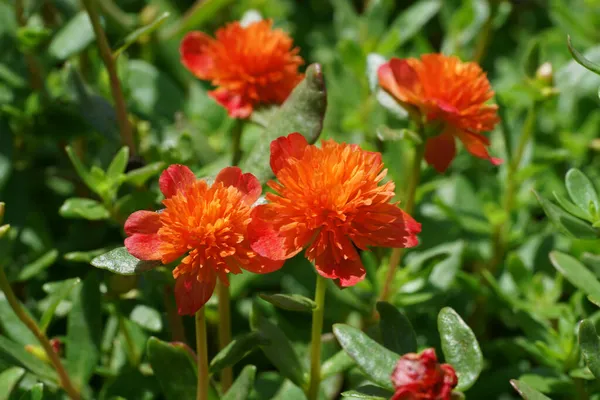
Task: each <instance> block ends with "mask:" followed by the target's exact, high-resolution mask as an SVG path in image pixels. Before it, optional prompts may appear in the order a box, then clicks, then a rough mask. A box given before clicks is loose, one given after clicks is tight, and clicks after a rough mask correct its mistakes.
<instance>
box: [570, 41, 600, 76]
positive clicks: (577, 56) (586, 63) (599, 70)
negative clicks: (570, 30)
mask: <svg viewBox="0 0 600 400" xmlns="http://www.w3.org/2000/svg"><path fill="white" fill-rule="evenodd" d="M567 47H568V48H569V52H570V53H571V55H572V56H573V59H574V60H575V61H577V63H578V64H579V65H581V66H582V67H584V68H585V69H588V70H590V71H592V72H593V73H595V74H598V75H600V65H598V64H595V63H593V62H591V61H590V60H588V59H587V58H585V56H584V55H583V54H581V53H580V52H579V51H577V49H575V47H573V44H572V43H571V36H567Z"/></svg>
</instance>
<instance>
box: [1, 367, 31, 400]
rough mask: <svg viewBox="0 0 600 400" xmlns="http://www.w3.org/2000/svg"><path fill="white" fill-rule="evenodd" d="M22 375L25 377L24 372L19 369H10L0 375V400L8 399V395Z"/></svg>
mask: <svg viewBox="0 0 600 400" xmlns="http://www.w3.org/2000/svg"><path fill="white" fill-rule="evenodd" d="M23 375H25V370H24V369H23V368H19V367H12V368H9V369H7V370H4V371H2V373H0V400H8V399H9V398H10V393H11V392H12V390H13V388H14V387H15V386H16V385H17V383H18V382H19V380H20V379H21V378H22V377H23Z"/></svg>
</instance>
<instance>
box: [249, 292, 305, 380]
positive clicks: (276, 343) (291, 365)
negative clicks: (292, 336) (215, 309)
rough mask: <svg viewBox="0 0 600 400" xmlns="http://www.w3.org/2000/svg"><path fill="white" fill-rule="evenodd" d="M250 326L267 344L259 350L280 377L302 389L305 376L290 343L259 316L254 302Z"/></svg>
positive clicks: (274, 327)
mask: <svg viewBox="0 0 600 400" xmlns="http://www.w3.org/2000/svg"><path fill="white" fill-rule="evenodd" d="M250 325H251V327H252V330H253V331H257V332H259V333H260V336H261V337H262V338H263V339H265V340H266V341H267V344H263V345H261V349H262V351H263V352H264V353H265V355H266V356H267V358H268V359H269V361H271V362H272V363H273V365H274V366H275V367H276V368H277V369H278V370H279V372H280V373H281V375H283V376H285V377H286V378H288V379H289V380H291V381H292V382H294V383H295V384H296V385H298V386H300V387H304V386H305V384H306V381H305V379H306V374H305V372H304V368H303V366H302V364H301V363H300V358H299V357H298V354H296V351H295V350H294V348H293V347H292V343H291V342H290V340H289V339H288V337H287V336H286V335H285V333H284V332H283V331H282V330H281V329H280V328H279V327H278V326H277V325H275V324H274V323H272V322H271V321H269V320H268V319H267V318H266V317H264V316H263V315H261V314H260V311H259V306H258V305H257V303H256V302H255V303H254V304H253V307H252V315H251V318H250Z"/></svg>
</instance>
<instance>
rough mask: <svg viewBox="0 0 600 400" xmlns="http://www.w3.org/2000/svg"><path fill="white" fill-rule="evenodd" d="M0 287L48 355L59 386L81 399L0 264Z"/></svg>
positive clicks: (72, 397)
mask: <svg viewBox="0 0 600 400" xmlns="http://www.w3.org/2000/svg"><path fill="white" fill-rule="evenodd" d="M0 289H2V291H3V292H4V295H5V296H6V300H7V301H8V304H9V305H10V307H11V308H12V310H13V311H14V313H15V314H16V315H17V317H18V318H19V319H20V320H21V322H23V324H24V325H25V326H26V327H27V328H28V329H29V330H30V331H31V333H33V334H34V335H35V337H36V338H37V340H38V341H39V342H40V344H41V345H42V347H43V349H44V351H45V352H46V355H47V356H48V358H49V359H50V362H51V363H52V366H53V367H54V369H55V370H56V373H57V374H58V378H59V381H60V386H61V387H62V388H63V389H64V391H65V392H67V395H68V396H69V397H70V398H71V399H73V400H79V399H81V396H80V394H79V391H78V390H77V389H76V388H75V386H74V385H73V382H71V379H70V378H69V375H68V374H67V371H66V370H65V367H64V366H63V364H62V361H61V360H60V357H59V356H58V354H56V352H55V351H54V349H53V348H52V345H51V344H50V341H49V340H48V338H47V337H46V335H45V334H44V333H43V332H42V331H41V330H40V328H39V327H38V326H37V323H36V322H35V321H34V320H33V319H32V318H31V317H30V316H29V315H28V314H27V313H26V312H25V310H24V309H23V307H22V306H21V303H19V300H18V299H17V297H16V296H15V293H14V292H13V290H12V287H11V286H10V283H9V282H8V278H7V277H6V273H5V272H4V267H3V266H1V265H0Z"/></svg>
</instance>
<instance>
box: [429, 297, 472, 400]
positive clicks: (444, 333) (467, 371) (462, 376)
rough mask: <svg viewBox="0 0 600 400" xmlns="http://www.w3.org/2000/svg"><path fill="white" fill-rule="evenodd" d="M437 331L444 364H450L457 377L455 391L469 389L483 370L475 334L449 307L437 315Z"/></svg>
mask: <svg viewBox="0 0 600 400" xmlns="http://www.w3.org/2000/svg"><path fill="white" fill-rule="evenodd" d="M438 330H439V331H440V340H441V344H442V351H443V352H444V357H445V359H446V362H447V363H449V364H451V365H452V367H454V369H455V370H456V375H457V376H458V386H457V387H456V389H457V390H460V391H465V390H467V389H469V388H470V387H471V386H473V384H474V383H475V381H476V380H477V378H478V377H479V374H480V373H481V371H482V370H483V354H481V349H480V348H479V343H478V342H477V338H476V337H475V334H474V333H473V331H472V330H471V328H469V326H468V325H467V324H466V323H465V321H463V320H462V318H461V317H460V316H459V315H458V314H457V313H456V311H454V310H453V309H452V308H450V307H444V308H442V310H441V311H440V313H439V314H438Z"/></svg>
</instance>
